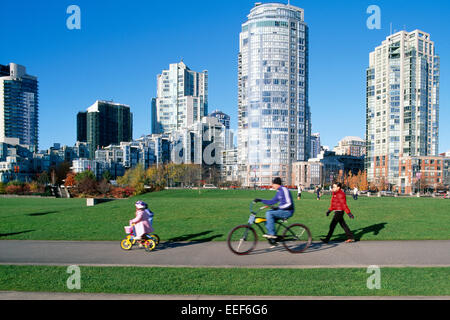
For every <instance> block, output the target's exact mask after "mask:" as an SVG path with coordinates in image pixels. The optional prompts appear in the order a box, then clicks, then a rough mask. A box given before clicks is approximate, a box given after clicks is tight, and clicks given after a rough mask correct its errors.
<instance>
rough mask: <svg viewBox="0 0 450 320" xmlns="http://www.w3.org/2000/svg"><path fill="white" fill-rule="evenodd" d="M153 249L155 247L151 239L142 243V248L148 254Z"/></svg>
mask: <svg viewBox="0 0 450 320" xmlns="http://www.w3.org/2000/svg"><path fill="white" fill-rule="evenodd" d="M155 247H156V243H155V241H153V240H152V239H149V240H146V241H145V242H144V248H145V250H146V251H148V252H150V251H153V250H154V249H155Z"/></svg>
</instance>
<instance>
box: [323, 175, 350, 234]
mask: <svg viewBox="0 0 450 320" xmlns="http://www.w3.org/2000/svg"><path fill="white" fill-rule="evenodd" d="M332 211H335V213H334V217H333V220H332V221H331V224H330V230H329V232H328V235H327V237H326V238H322V239H320V240H321V241H322V242H324V243H328V242H329V241H330V239H331V237H332V236H333V233H334V229H335V228H336V226H337V224H338V223H339V224H340V225H341V227H342V229H344V231H345V234H346V235H347V241H345V242H346V243H350V242H355V240H354V237H353V233H352V232H351V231H350V228H349V227H348V225H347V224H346V223H345V221H344V213H347V214H348V216H349V218H350V219H354V218H355V217H354V216H353V214H352V213H351V211H350V209H349V208H348V206H347V199H346V196H345V193H344V191H342V184H341V183H334V184H333V196H332V197H331V205H330V208H329V209H328V211H327V217H328V216H329V215H330V213H331V212H332Z"/></svg>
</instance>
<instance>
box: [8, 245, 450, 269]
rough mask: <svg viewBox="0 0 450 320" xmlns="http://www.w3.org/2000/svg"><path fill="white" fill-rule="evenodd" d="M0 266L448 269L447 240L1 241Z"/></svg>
mask: <svg viewBox="0 0 450 320" xmlns="http://www.w3.org/2000/svg"><path fill="white" fill-rule="evenodd" d="M0 264H19V265H63V266H68V265H79V266H139V267H213V268H228V267H229V268H347V267H353V268H367V267H368V266H371V265H376V266H379V267H450V241H449V240H443V241H361V242H356V243H351V244H344V243H332V242H331V243H329V244H322V243H318V242H314V243H313V245H312V246H311V247H310V248H309V249H308V250H307V251H306V252H305V253H302V254H291V253H289V252H287V251H285V250H284V248H283V247H282V246H279V247H277V248H274V249H270V248H269V246H268V244H267V242H262V241H261V242H259V243H258V246H257V248H256V251H255V252H253V253H252V254H250V255H248V256H237V255H234V254H233V253H231V251H230V250H229V249H228V247H227V244H226V243H225V242H205V243H195V242H177V243H162V244H160V246H159V247H158V248H157V249H156V250H155V251H153V252H150V253H148V252H145V250H143V249H138V248H136V249H134V250H132V251H123V250H121V249H120V244H119V242H118V241H117V242H89V241H86V242H69V241H16V240H3V241H0Z"/></svg>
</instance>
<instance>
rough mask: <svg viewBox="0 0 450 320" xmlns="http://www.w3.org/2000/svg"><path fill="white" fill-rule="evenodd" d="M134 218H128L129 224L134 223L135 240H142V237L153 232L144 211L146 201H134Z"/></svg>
mask: <svg viewBox="0 0 450 320" xmlns="http://www.w3.org/2000/svg"><path fill="white" fill-rule="evenodd" d="M135 207H136V218H134V219H133V220H130V226H131V225H133V224H134V225H135V226H134V229H135V233H136V238H135V239H136V240H143V239H142V237H143V236H144V235H146V234H150V233H152V232H153V228H152V226H151V224H150V222H149V219H150V216H149V215H148V213H147V211H146V207H147V205H146V203H145V202H143V201H138V202H136V203H135Z"/></svg>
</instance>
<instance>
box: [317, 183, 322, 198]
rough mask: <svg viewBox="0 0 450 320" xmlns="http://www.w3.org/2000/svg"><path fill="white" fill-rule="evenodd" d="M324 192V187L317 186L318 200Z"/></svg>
mask: <svg viewBox="0 0 450 320" xmlns="http://www.w3.org/2000/svg"><path fill="white" fill-rule="evenodd" d="M321 192H322V189H321V188H320V186H317V187H316V194H317V200H320V193H321Z"/></svg>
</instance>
